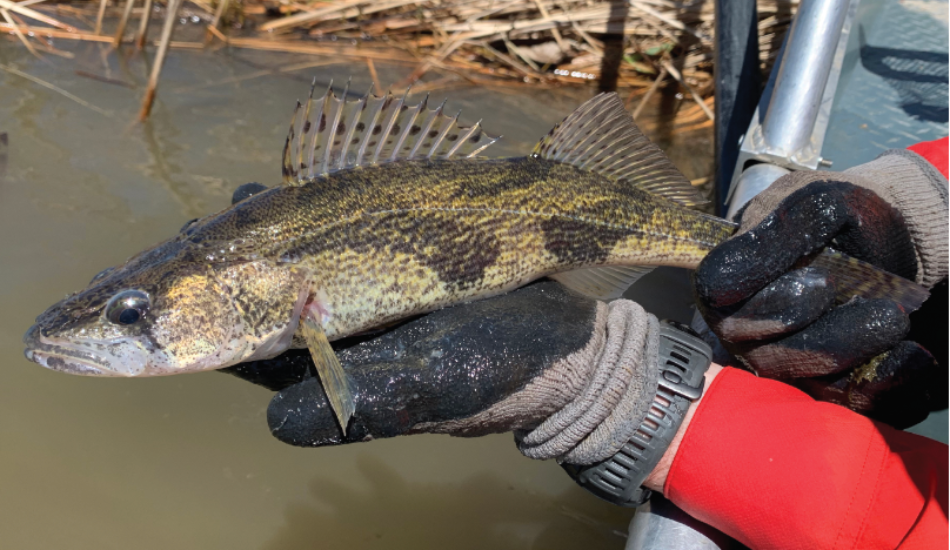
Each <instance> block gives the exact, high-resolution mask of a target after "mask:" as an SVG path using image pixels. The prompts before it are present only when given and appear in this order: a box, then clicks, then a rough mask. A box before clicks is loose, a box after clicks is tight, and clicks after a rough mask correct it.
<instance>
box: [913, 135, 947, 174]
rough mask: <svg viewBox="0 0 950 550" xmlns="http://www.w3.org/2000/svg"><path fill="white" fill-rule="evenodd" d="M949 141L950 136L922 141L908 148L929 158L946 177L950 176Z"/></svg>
mask: <svg viewBox="0 0 950 550" xmlns="http://www.w3.org/2000/svg"><path fill="white" fill-rule="evenodd" d="M948 141H950V140H948V138H941V139H935V140H933V141H922V142H920V143H918V144H916V145H911V146H910V147H908V149H910V150H911V151H913V152H915V153H917V154H918V155H920V156H922V157H924V158H925V159H927V160H928V161H929V162H930V164H933V165H934V167H935V168H936V169H937V170H939V171H940V173H941V174H943V177H945V178H946V177H950V176H947V172H948V170H947V168H948V167H947V165H948V160H947V156H948V151H947V146H948Z"/></svg>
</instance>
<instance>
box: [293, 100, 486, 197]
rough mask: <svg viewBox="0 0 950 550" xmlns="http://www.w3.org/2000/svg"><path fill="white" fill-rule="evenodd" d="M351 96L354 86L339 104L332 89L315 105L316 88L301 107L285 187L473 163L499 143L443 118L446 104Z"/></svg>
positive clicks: (296, 111) (296, 115) (295, 121)
mask: <svg viewBox="0 0 950 550" xmlns="http://www.w3.org/2000/svg"><path fill="white" fill-rule="evenodd" d="M348 91H349V84H347V87H346V90H344V92H343V98H342V99H341V98H338V97H336V95H335V94H334V93H333V89H332V83H331V87H330V88H327V91H326V93H325V94H324V95H323V97H320V98H317V99H314V98H313V87H311V88H310V98H309V99H308V100H307V103H306V105H305V106H303V105H301V104H300V102H297V107H296V108H295V109H294V116H293V119H291V121H290V132H289V133H288V134H287V141H286V142H285V144H284V155H283V159H284V162H283V174H284V183H286V184H287V185H301V184H303V183H304V182H306V181H308V180H309V179H310V178H313V177H315V176H321V175H324V174H329V173H331V172H336V171H338V170H346V169H348V168H356V167H357V166H368V165H372V164H377V163H382V162H393V161H397V160H412V159H423V158H438V159H447V158H465V157H473V156H475V155H477V154H478V153H480V152H482V151H483V150H484V149H485V148H486V147H488V146H489V145H491V144H492V143H494V142H496V141H498V139H499V138H500V136H491V135H489V134H488V133H486V132H485V131H484V130H483V129H482V126H481V123H475V125H474V126H469V127H463V126H459V124H458V115H455V116H454V117H450V116H447V115H445V114H443V112H442V111H443V107H444V106H445V102H443V103H442V105H439V107H438V108H436V109H428V108H426V104H427V102H428V99H429V98H428V96H426V97H425V98H424V99H423V100H422V101H421V102H419V103H417V104H416V105H408V104H407V99H408V97H409V92H408V91H407V92H406V94H405V95H403V96H402V97H398V98H397V97H396V96H394V95H393V94H392V93H391V92H386V95H385V96H383V97H376V96H375V95H372V94H369V93H367V94H366V95H364V96H363V97H362V98H360V99H358V100H356V101H347V100H346V97H347V93H348ZM301 107H304V109H303V113H302V114H301V112H300V111H301Z"/></svg>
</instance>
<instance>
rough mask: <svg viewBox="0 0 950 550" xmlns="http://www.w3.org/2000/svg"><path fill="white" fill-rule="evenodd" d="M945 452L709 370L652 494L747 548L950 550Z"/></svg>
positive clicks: (749, 379)
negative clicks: (945, 548) (948, 548)
mask: <svg viewBox="0 0 950 550" xmlns="http://www.w3.org/2000/svg"><path fill="white" fill-rule="evenodd" d="M947 467H948V465H947V446H946V445H944V444H942V443H938V442H936V441H933V440H931V439H928V438H925V437H921V436H917V435H914V434H910V433H906V432H901V431H898V430H895V429H893V428H891V427H889V426H886V425H884V424H881V423H878V422H874V421H872V420H869V419H867V418H865V417H863V416H860V415H858V414H856V413H854V412H852V411H849V410H847V409H845V408H844V407H841V406H838V405H834V404H831V403H822V402H818V401H815V400H814V399H812V398H811V397H809V396H808V395H806V394H804V393H802V392H801V391H799V390H797V389H795V388H792V387H791V386H788V385H786V384H783V383H780V382H776V381H772V380H767V379H763V378H757V377H755V376H753V375H751V374H749V373H747V372H743V371H741V370H738V369H733V368H723V369H719V368H717V367H715V366H713V367H711V368H710V370H709V372H708V373H707V390H706V393H705V395H704V396H703V397H702V400H701V401H699V402H697V403H694V405H693V406H692V407H691V410H690V414H689V415H688V416H687V418H686V421H684V423H683V426H682V427H681V428H680V430H679V432H678V433H677V437H676V438H675V439H674V441H673V444H672V445H671V447H670V449H669V450H668V451H667V453H666V455H665V456H664V460H662V461H661V462H660V465H659V466H658V467H657V468H656V469H655V470H654V471H653V473H652V474H651V476H650V477H649V478H648V479H647V483H646V485H647V486H648V487H650V488H652V489H655V490H660V491H662V492H663V494H664V495H666V497H667V498H669V499H670V500H672V501H673V502H674V503H675V504H676V505H678V506H679V507H680V508H682V509H683V510H685V511H686V512H687V513H689V514H690V515H692V516H693V517H695V518H697V519H699V520H701V521H703V522H705V523H708V524H709V525H712V526H713V527H716V528H717V529H719V530H720V531H722V532H724V533H726V534H728V535H730V536H732V537H733V538H735V539H737V540H739V541H740V542H742V543H744V544H746V545H747V546H749V547H750V548H773V549H781V548H862V549H893V548H938V547H941V546H942V545H944V544H946V541H947V536H948V531H947V513H946V510H947Z"/></svg>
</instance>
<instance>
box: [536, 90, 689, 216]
mask: <svg viewBox="0 0 950 550" xmlns="http://www.w3.org/2000/svg"><path fill="white" fill-rule="evenodd" d="M534 154H535V155H538V156H541V157H543V158H546V159H549V160H556V161H558V162H564V163H568V164H573V165H574V166H577V167H578V168H583V169H584V170H590V171H592V172H596V173H598V174H601V175H603V176H606V177H608V178H611V179H616V180H624V181H627V182H629V183H630V184H631V185H633V186H635V187H638V188H640V189H643V190H644V191H647V192H649V193H653V194H655V195H660V196H663V197H666V198H668V199H672V200H674V201H676V202H678V203H680V204H682V205H684V206H696V205H698V204H703V203H705V202H706V200H705V199H703V198H702V195H700V193H699V191H698V190H697V189H695V188H694V187H693V186H692V185H691V184H690V183H689V180H688V179H686V176H684V175H683V174H681V173H680V171H679V170H677V169H676V167H675V166H673V163H672V162H670V159H669V158H667V156H666V155H665V154H663V151H661V150H660V148H659V147H657V146H656V145H655V144H653V142H651V141H650V140H649V139H647V137H646V136H645V135H643V132H641V131H640V129H639V128H637V125H636V124H634V122H633V117H631V116H630V114H629V113H627V110H626V109H624V107H623V102H622V101H621V100H620V98H619V97H618V96H617V94H615V93H609V94H600V95H598V96H595V97H594V98H592V99H590V100H588V101H587V102H586V103H584V104H583V105H581V106H580V107H578V108H577V109H576V110H575V111H574V112H573V113H571V114H570V115H568V116H567V118H565V119H564V120H563V121H561V123H560V124H558V125H557V126H555V127H554V128H552V129H551V131H550V132H549V133H548V135H546V136H545V137H544V138H542V139H541V141H540V142H539V143H538V145H537V146H536V147H535V148H534Z"/></svg>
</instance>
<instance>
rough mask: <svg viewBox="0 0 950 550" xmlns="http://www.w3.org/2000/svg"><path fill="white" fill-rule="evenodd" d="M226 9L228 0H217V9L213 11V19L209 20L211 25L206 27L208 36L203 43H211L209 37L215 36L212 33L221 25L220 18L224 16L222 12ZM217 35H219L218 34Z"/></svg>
mask: <svg viewBox="0 0 950 550" xmlns="http://www.w3.org/2000/svg"><path fill="white" fill-rule="evenodd" d="M227 9H228V0H218V9H216V10H215V11H214V19H212V20H211V24H210V25H208V34H207V35H206V36H205V43H206V44H207V43H209V42H211V36H212V35H213V34H215V32H214V31H217V30H218V25H220V24H221V18H222V17H223V16H224V12H225V11H226V10H227ZM217 34H220V32H218V33H217Z"/></svg>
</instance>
